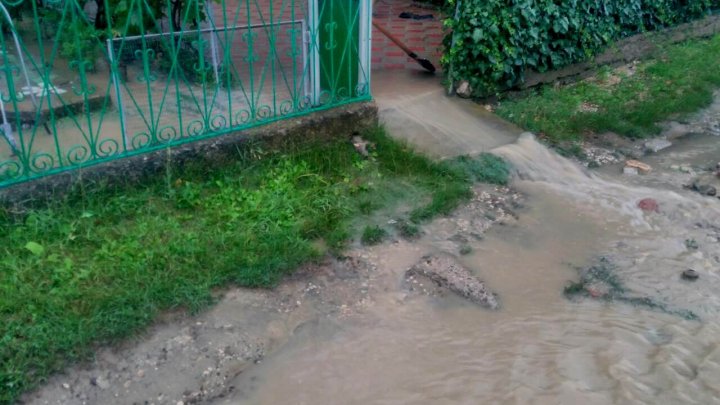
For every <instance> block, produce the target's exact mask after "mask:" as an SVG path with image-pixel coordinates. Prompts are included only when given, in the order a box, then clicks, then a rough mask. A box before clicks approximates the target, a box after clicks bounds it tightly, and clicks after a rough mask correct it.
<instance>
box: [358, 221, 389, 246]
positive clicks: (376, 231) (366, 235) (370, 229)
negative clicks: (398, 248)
mask: <svg viewBox="0 0 720 405" xmlns="http://www.w3.org/2000/svg"><path fill="white" fill-rule="evenodd" d="M387 236H388V233H387V231H386V230H385V229H383V228H380V227H379V226H377V225H376V226H369V225H368V226H366V227H365V229H364V230H363V233H362V236H361V237H360V240H361V241H362V243H363V245H366V246H372V245H377V244H380V243H382V242H383V240H385V238H387Z"/></svg>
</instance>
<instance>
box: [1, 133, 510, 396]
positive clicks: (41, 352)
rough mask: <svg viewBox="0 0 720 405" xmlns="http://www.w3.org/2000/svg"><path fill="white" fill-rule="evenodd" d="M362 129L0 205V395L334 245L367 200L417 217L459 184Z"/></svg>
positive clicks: (461, 190)
mask: <svg viewBox="0 0 720 405" xmlns="http://www.w3.org/2000/svg"><path fill="white" fill-rule="evenodd" d="M363 136H364V137H366V138H367V139H368V140H369V141H371V142H373V143H374V144H375V148H374V152H373V157H372V158H371V159H365V158H363V157H361V156H359V155H358V154H357V153H356V152H355V151H354V149H353V147H352V145H350V143H349V142H348V141H346V140H338V141H332V142H327V141H326V142H324V143H316V144H307V143H291V142H289V143H287V144H286V145H284V146H282V147H280V148H278V149H276V150H264V149H263V147H261V146H259V145H256V146H254V147H249V148H246V149H243V150H240V151H238V156H237V159H235V160H231V161H230V162H226V163H224V164H216V165H214V167H211V168H208V167H207V164H197V167H185V168H183V169H176V170H168V171H167V173H166V174H165V175H160V176H157V177H153V178H149V179H147V181H146V182H145V183H143V184H142V185H137V184H134V185H132V184H127V185H125V184H105V185H98V184H94V185H88V184H82V183H81V184H80V185H79V186H78V187H76V189H75V190H74V191H73V192H71V193H70V194H69V195H67V196H65V197H63V198H62V199H59V200H58V201H54V202H50V203H47V204H45V206H43V207H39V208H35V209H32V210H31V211H29V212H26V213H24V214H23V215H18V214H15V213H13V212H11V211H9V210H3V209H0V403H11V402H13V401H15V400H16V399H17V398H18V396H19V395H20V394H21V393H22V392H24V391H26V390H28V389H30V388H32V387H34V386H36V385H37V384H38V383H40V382H42V381H43V380H44V379H45V378H47V376H49V375H50V374H51V373H53V372H55V371H57V370H61V369H62V368H63V367H65V366H66V365H67V364H68V363H69V362H74V361H80V360H83V359H86V358H88V356H90V355H91V354H92V352H93V350H94V348H96V347H97V346H98V345H100V344H107V343H112V342H114V341H117V340H118V339H120V338H123V337H125V336H128V335H131V334H133V333H135V332H136V331H138V330H140V329H141V328H143V327H145V326H147V325H148V324H149V323H150V322H152V321H153V319H154V318H155V317H156V316H157V315H158V313H159V312H160V311H163V310H168V309H173V308H185V309H188V310H190V311H198V310H200V309H202V308H203V307H205V306H207V305H208V304H211V303H212V302H213V295H212V291H213V289H215V288H218V287H223V286H228V285H239V286H246V287H259V288H267V287H272V286H274V285H275V284H276V283H278V282H279V281H280V280H281V279H282V277H283V276H284V275H286V274H288V273H289V272H291V271H292V270H293V269H294V268H296V267H297V266H298V265H300V264H302V263H305V262H308V261H312V260H314V259H316V258H318V257H320V256H321V255H323V254H325V252H322V251H318V246H327V247H328V248H329V249H330V250H331V251H334V252H339V251H341V250H342V249H343V247H344V246H345V245H346V243H347V242H348V240H350V239H352V238H353V237H354V236H355V235H357V233H358V231H359V229H362V226H364V225H365V224H367V223H368V222H371V221H370V218H369V217H368V215H370V214H371V213H373V212H377V210H380V209H389V208H388V207H392V206H400V205H403V206H407V205H410V206H411V207H416V208H415V211H414V212H416V214H415V216H416V217H417V218H419V219H422V220H427V219H430V218H431V217H432V216H435V215H439V214H443V213H447V212H449V211H450V210H451V209H452V208H454V207H456V206H457V205H458V204H460V202H461V201H462V199H464V198H467V197H468V196H469V194H470V191H469V190H470V186H471V183H472V181H473V179H474V178H475V177H477V175H476V174H472V173H468V172H465V171H463V170H464V169H459V168H458V167H462V165H460V166H458V165H456V164H453V163H452V162H449V163H436V162H433V161H431V160H429V159H428V158H426V157H423V156H421V155H418V154H416V153H414V152H413V151H412V150H411V149H410V148H408V147H407V146H405V145H403V144H400V143H397V142H395V141H393V140H391V139H390V138H389V137H388V136H387V135H386V134H385V132H384V131H383V130H382V129H377V130H374V131H370V132H368V133H365V134H363ZM266 149H269V148H266ZM505 181H506V180H505ZM363 218H365V219H363ZM363 222H365V224H363ZM318 242H322V243H318Z"/></svg>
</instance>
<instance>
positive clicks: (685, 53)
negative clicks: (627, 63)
mask: <svg viewBox="0 0 720 405" xmlns="http://www.w3.org/2000/svg"><path fill="white" fill-rule="evenodd" d="M717 60H720V35H715V36H714V37H712V38H711V39H708V40H691V41H688V42H685V43H681V44H677V45H670V46H666V47H665V48H664V49H662V50H661V51H659V52H658V53H657V55H656V56H655V58H654V59H652V60H648V61H646V62H642V63H640V64H639V65H637V66H635V67H634V68H633V69H632V70H630V71H627V72H626V71H623V70H619V71H610V70H607V69H606V70H605V71H604V72H601V74H599V75H598V76H597V77H596V78H594V79H592V80H586V81H583V82H580V83H577V84H573V85H569V86H557V87H556V86H546V87H543V88H541V89H539V90H538V91H537V92H536V93H535V94H533V95H530V96H527V97H522V98H518V99H508V100H505V101H502V102H500V104H499V105H498V107H497V110H496V111H497V113H498V114H499V115H500V116H502V117H504V118H506V119H508V120H510V121H512V122H514V123H516V124H518V125H519V126H521V127H523V128H525V129H527V130H529V131H532V132H535V133H536V134H538V135H539V136H541V137H542V138H544V139H546V140H547V141H548V142H550V143H551V144H553V145H560V146H562V147H563V148H564V149H565V150H566V153H568V154H571V155H575V154H576V151H575V150H573V149H574V148H576V147H575V146H574V145H575V143H576V142H577V141H579V140H583V139H584V138H585V137H586V136H588V135H593V134H602V133H605V132H614V133H617V134H620V135H623V136H626V137H629V138H642V137H647V136H652V135H654V134H657V133H658V132H659V131H660V130H661V128H660V126H659V125H658V123H659V122H661V121H664V120H668V119H679V118H681V117H682V116H683V115H685V114H688V113H693V112H695V111H697V110H699V109H701V108H703V107H706V106H708V105H709V104H710V103H711V102H712V100H713V91H714V89H716V88H718V87H720V69H718V68H717V65H716V64H715V63H711V62H710V61H717Z"/></svg>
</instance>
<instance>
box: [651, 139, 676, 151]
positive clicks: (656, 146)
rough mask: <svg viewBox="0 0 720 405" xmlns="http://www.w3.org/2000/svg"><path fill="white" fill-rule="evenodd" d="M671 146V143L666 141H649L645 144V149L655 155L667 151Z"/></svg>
mask: <svg viewBox="0 0 720 405" xmlns="http://www.w3.org/2000/svg"><path fill="white" fill-rule="evenodd" d="M671 146H672V142H670V141H668V140H667V139H662V138H658V139H651V140H649V141H647V142H645V149H646V150H648V151H650V152H653V153H657V152H660V151H661V150H663V149H667V148H669V147H671Z"/></svg>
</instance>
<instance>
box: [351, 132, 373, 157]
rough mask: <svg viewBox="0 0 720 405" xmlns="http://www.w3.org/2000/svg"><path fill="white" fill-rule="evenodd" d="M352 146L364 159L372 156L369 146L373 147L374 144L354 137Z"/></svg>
mask: <svg viewBox="0 0 720 405" xmlns="http://www.w3.org/2000/svg"><path fill="white" fill-rule="evenodd" d="M352 144H353V147H354V148H355V150H356V151H357V153H359V154H361V155H363V156H364V157H369V156H370V152H369V151H368V146H370V147H372V144H371V143H370V142H368V141H366V140H364V139H363V138H361V137H359V136H353V138H352Z"/></svg>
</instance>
